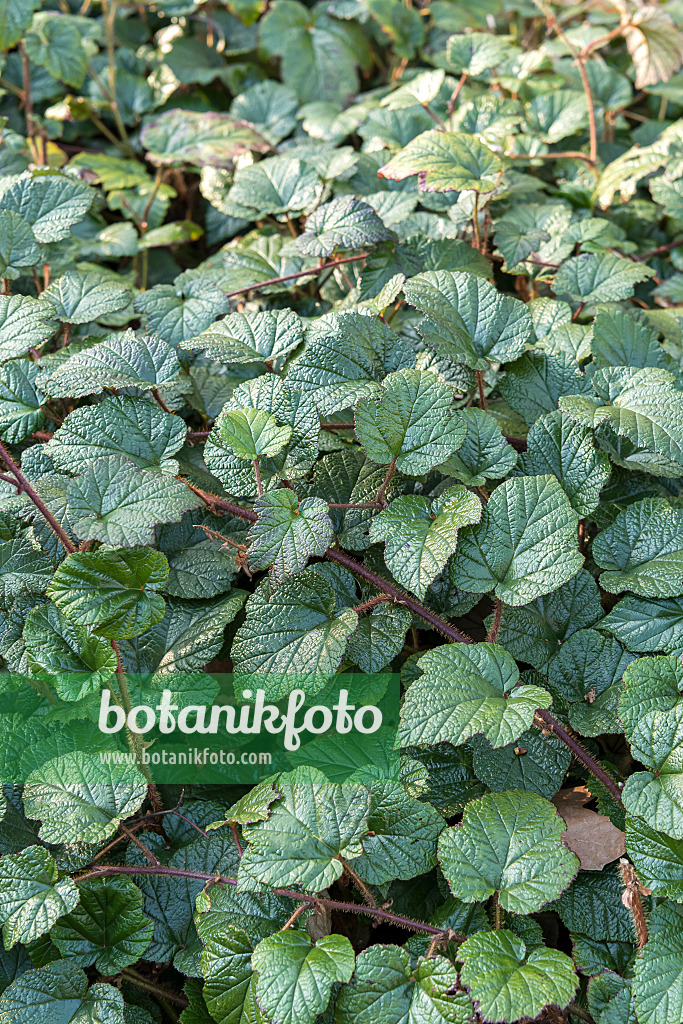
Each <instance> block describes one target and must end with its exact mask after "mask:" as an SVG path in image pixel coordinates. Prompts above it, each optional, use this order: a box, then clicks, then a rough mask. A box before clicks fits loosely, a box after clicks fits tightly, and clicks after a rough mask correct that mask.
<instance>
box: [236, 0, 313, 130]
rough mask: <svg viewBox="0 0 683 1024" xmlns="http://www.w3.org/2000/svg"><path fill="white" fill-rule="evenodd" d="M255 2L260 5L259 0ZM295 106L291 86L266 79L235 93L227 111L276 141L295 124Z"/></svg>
mask: <svg viewBox="0 0 683 1024" xmlns="http://www.w3.org/2000/svg"><path fill="white" fill-rule="evenodd" d="M257 2H258V3H259V4H260V2H261V0H257ZM298 106H299V103H298V100H297V98H296V94H295V93H294V92H293V91H292V89H290V88H288V87H287V86H286V85H281V84H280V83H279V82H275V81H273V80H272V79H266V80H265V81H263V82H257V83H256V84H255V85H252V86H250V87H249V88H248V89H245V90H244V92H241V93H240V94H239V96H235V99H234V100H233V101H232V104H231V105H230V113H231V114H232V115H233V117H239V118H241V119H242V120H243V121H248V122H249V123H250V124H252V125H253V126H254V128H255V129H256V131H257V132H258V133H259V134H260V135H262V136H263V138H265V139H267V141H268V142H271V143H277V142H280V141H281V140H282V139H284V138H285V137H286V136H287V135H289V134H290V133H291V132H292V131H293V129H294V128H295V127H296V112H297V109H298Z"/></svg>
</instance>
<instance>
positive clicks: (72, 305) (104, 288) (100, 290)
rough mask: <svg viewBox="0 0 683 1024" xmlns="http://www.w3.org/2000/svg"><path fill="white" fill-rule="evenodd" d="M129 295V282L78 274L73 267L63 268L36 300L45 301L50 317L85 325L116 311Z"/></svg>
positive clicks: (126, 302) (124, 303)
mask: <svg viewBox="0 0 683 1024" xmlns="http://www.w3.org/2000/svg"><path fill="white" fill-rule="evenodd" d="M132 298H133V292H132V289H131V288H130V286H129V285H127V284H123V283H121V284H116V283H115V282H114V281H111V280H108V279H107V278H106V277H102V275H101V274H97V273H95V271H91V272H90V273H86V274H82V273H80V272H79V271H77V270H67V272H66V273H65V274H63V275H62V277H59V278H57V280H56V281H53V282H52V284H50V285H48V287H47V288H46V289H45V290H44V291H43V292H41V294H40V301H41V302H46V303H49V305H48V306H47V310H48V311H49V314H50V316H56V317H58V318H59V319H60V320H64V321H66V322H67V323H69V324H87V323H88V322H89V321H91V320H99V319H100V318H101V317H105V316H107V315H108V314H109V313H118V312H120V311H121V310H122V309H125V308H126V306H127V305H128V304H129V302H130V301H131V300H132ZM53 310H54V312H53Z"/></svg>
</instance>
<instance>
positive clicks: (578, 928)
mask: <svg viewBox="0 0 683 1024" xmlns="http://www.w3.org/2000/svg"><path fill="white" fill-rule="evenodd" d="M623 891H624V879H623V876H622V874H621V871H620V869H619V866H618V865H617V864H615V865H614V866H610V867H606V868H603V870H602V871H600V872H597V871H579V873H578V875H577V876H576V878H575V879H574V881H573V882H572V884H571V885H570V886H569V888H568V889H566V890H565V891H564V892H563V893H562V895H561V896H560V898H559V900H558V901H557V904H556V909H557V913H558V914H559V915H560V917H561V918H562V920H563V921H564V923H565V925H566V926H567V928H569V930H570V932H581V933H583V934H584V935H591V936H592V937H593V938H594V939H599V940H610V941H612V942H632V941H633V938H634V932H633V917H632V916H631V914H630V912H629V910H628V908H627V907H625V906H624V904H623V903H622V900H621V896H622V893H623Z"/></svg>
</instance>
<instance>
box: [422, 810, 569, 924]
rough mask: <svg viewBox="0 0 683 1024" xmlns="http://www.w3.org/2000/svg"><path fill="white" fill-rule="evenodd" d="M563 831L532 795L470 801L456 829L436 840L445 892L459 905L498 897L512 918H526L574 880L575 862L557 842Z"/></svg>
mask: <svg viewBox="0 0 683 1024" xmlns="http://www.w3.org/2000/svg"><path fill="white" fill-rule="evenodd" d="M565 828H566V825H565V823H564V821H563V820H562V818H560V816H559V815H558V813H557V811H556V810H555V808H554V806H553V805H552V804H551V803H550V802H549V801H548V800H544V799H543V797H540V796H536V794H535V793H522V792H520V791H519V790H511V791H509V792H505V793H489V794H487V795H486V796H483V797H482V798H481V799H480V800H473V801H472V802H471V803H469V804H468V805H467V807H466V808H465V811H464V813H463V818H462V823H461V824H460V825H454V826H453V827H452V828H447V829H445V830H444V832H442V833H441V838H440V840H439V860H440V862H441V867H442V870H443V872H444V874H445V876H446V879H447V880H448V884H449V886H450V889H451V892H452V893H453V895H454V896H457V897H458V899H461V900H463V901H464V902H465V903H473V902H475V901H476V902H481V901H482V900H485V899H487V898H488V897H489V896H491V895H493V893H494V892H497V893H498V894H499V900H500V905H501V906H502V907H503V908H504V909H505V910H508V911H510V913H513V914H531V913H534V912H535V911H537V910H540V909H541V907H542V906H543V904H544V903H547V902H548V901H549V900H554V899H557V897H558V896H559V895H560V893H561V892H562V891H563V890H564V889H566V888H567V886H568V885H569V883H570V882H571V881H572V879H573V878H574V877H575V875H576V873H577V871H578V868H579V861H578V858H577V857H575V856H574V854H573V853H570V852H569V850H567V848H566V847H565V845H564V843H563V842H562V833H563V832H564V830H565Z"/></svg>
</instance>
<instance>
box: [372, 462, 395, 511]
mask: <svg viewBox="0 0 683 1024" xmlns="http://www.w3.org/2000/svg"><path fill="white" fill-rule="evenodd" d="M395 472H396V459H395V458H393V459H392V460H391V462H390V463H389V466H388V468H387V472H386V476H385V477H384V480H382V486H381V487H380V489H379V490H378V492H377V497H376V498H375V502H376V504H377V505H378V506H379V507H380V508H385V507H386V501H385V500H384V496H385V495H386V493H387V487H388V486H389V484H390V483H391V478H392V477H393V475H394V473H395Z"/></svg>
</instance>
